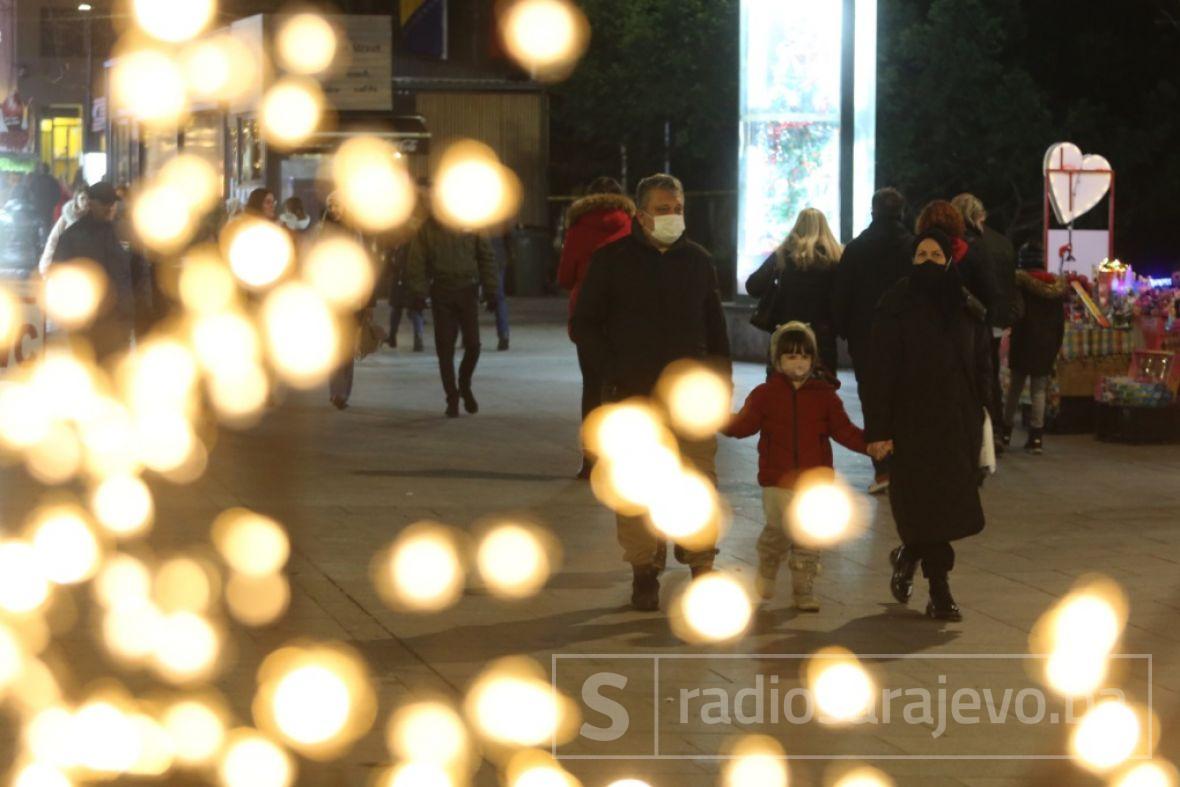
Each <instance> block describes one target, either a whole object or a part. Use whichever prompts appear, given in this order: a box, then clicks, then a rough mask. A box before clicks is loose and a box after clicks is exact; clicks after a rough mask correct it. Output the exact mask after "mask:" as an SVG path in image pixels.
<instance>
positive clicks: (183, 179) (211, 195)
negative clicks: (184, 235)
mask: <svg viewBox="0 0 1180 787" xmlns="http://www.w3.org/2000/svg"><path fill="white" fill-rule="evenodd" d="M157 180H158V181H159V182H160V183H162V184H166V185H168V186H172V187H176V188H179V189H182V190H183V195H184V199H185V204H186V205H187V206H188V208H189V210H190V211H191V212H193V213H194V215H198V216H199V214H200V213H202V212H204V211H206V210H208V209H210V208H212V207H213V206H214V205H216V204H217V202H218V200H220V199H221V176H220V175H218V174H217V170H215V169H214V168H213V165H212V164H210V163H209V162H208V161H206V160H205V159H203V158H201V157H199V156H194V155H192V154H190V153H182V154H180V155H179V156H174V157H173V158H170V159H169V160H168V163H166V164H165V165H164V167H163V169H161V170H160V174H159V175H158V176H157Z"/></svg>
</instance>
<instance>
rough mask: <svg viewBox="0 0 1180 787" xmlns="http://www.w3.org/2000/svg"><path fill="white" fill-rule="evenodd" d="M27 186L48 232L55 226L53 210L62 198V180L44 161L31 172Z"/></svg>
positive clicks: (42, 223) (39, 218) (45, 231)
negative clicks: (54, 175)
mask: <svg viewBox="0 0 1180 787" xmlns="http://www.w3.org/2000/svg"><path fill="white" fill-rule="evenodd" d="M26 186H27V189H28V194H29V199H30V201H31V202H32V204H33V208H34V210H35V211H36V212H37V220H38V221H40V222H41V226H42V228H43V229H42V232H44V233H48V232H49V230H50V228H51V227H52V226H53V210H54V208H56V207H57V204H58V202H60V201H61V198H62V187H61V182H60V181H58V179H57V178H55V177H53V175H52V174H51V173H50V171H49V165H48V164H46V163H44V162H42V163H41V164H39V165H38V166H37V170H36V171H35V172H31V173H29V175H28V177H27V178H26Z"/></svg>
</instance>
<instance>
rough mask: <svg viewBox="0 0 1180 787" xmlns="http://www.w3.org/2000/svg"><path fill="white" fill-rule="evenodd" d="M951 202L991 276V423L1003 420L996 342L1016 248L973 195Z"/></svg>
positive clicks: (1008, 318)
mask: <svg viewBox="0 0 1180 787" xmlns="http://www.w3.org/2000/svg"><path fill="white" fill-rule="evenodd" d="M951 204H952V205H954V206H955V209H956V210H958V211H959V213H960V214H962V216H963V224H964V228H965V238H966V240H967V244H968V245H969V246H970V247H971V248H972V249H973V250H976V251H978V252H979V254H980V256H981V257H982V258H983V259H984V260H986V263H985V265H984V269H985V270H987V271H988V272H989V273H990V274H991V276H992V278H993V287H992V300H991V304H990V305H989V306H988V310H987V322H988V325H989V326H991V332H992V379H991V396H990V397H989V401H990V402H991V406H992V408H993V409H992V410H991V417H992V423H993V424H997V425H999V424H1001V423H1003V418H1002V415H1003V414H1002V413H1001V412H1000V410H1001V407H1002V405H1003V401H1004V396H1003V393H1002V392H1001V390H1000V342H1001V341H1003V338H1004V334H1005V333H1006V332H1007V331H1008V330H1009V329H1010V328H1011V327H1012V321H1013V318H1014V301H1015V298H1016V249H1015V247H1014V246H1013V245H1012V241H1010V240H1008V239H1007V238H1006V237H1004V235H1002V234H1001V233H999V232H996V231H995V230H993V229H992V228H991V227H989V226H987V210H986V209H985V208H984V207H983V202H981V201H980V200H979V198H978V197H976V196H975V195H973V194H967V193H963V194H960V195H958V196H957V197H955V198H954V199H953V200H951ZM999 437H1000V435H999V433H998V432H997V434H996V448H997V450H996V454H997V456H998V455H999V454H1001V453H1003V450H1004V448H1005V447H1006V446H1004V445H1003V443H1002V442H1001V441H1000V439H999Z"/></svg>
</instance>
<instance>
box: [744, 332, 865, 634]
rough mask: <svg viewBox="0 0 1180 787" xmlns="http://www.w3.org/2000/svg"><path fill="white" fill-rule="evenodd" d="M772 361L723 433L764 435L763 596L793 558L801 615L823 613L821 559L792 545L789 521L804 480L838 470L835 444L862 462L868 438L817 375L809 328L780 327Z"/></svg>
mask: <svg viewBox="0 0 1180 787" xmlns="http://www.w3.org/2000/svg"><path fill="white" fill-rule="evenodd" d="M770 354H771V359H772V362H773V365H774V368H775V371H774V373H772V374H771V375H770V377H769V379H768V380H767V381H766V382H765V383H763V384H762V385H759V386H758V387H757V388H755V389H754V390H753V391H751V392H750V395H749V396H748V397H746V403H745V404H744V405H743V406H742V409H741V412H739V413H737V415H735V416H733V418H732V420H731V421H730V422H729V424H728V425H727V426H726V427H725V429H724V430H723V431H722V433H723V434H725V435H726V436H728V437H749V436H750V435H753V434H755V433H760V436H759V438H758V484H759V485H760V486H761V487H762V508H763V511H765V513H766V526H765V527H764V528H763V529H762V535H760V536H759V537H758V577H757V586H758V593H759V594H760V595H761V596H762V598H764V599H767V600H769V599H771V598H773V597H774V586H775V580H776V578H777V576H778V569H779V564H780V563H781V562H782V559H783V558H784V557H787V556H788V554H789V556H790V557H789V560H788V563H787V564H788V565H789V566H790V569H791V587H792V590H793V591H794V596H795V607H796V609H799V610H801V611H804V612H818V611H819V601H818V599H816V597H815V592H814V585H815V576H816V574H818V573H819V568H820V566H819V552H818V551H816V550H814V549H808V548H805V547H802V546H799V545H798V544H792V543H791V541H790V539H789V537H788V535H787V531H786V520H785V518H784V517H785V514H786V512H787V507H788V506H789V505H790V502H791V497H792V495H793V493H794V489H795V483H796V481H797V480H798V479H799V476H800V475H801V474H802V473H803V472H805V471H807V470H811V469H813V468H819V467H827V468H831V467H832V444H831V442H830V441H831V440H833V439H834V440H835V441H836V442H838V443H840V445H842V446H844V447H845V448H848V449H850V450H852V451H856V452H858V453H862V454H863V453H867V447H866V443H865V436H864V432H863V431H861V429H860V428H859V427H857V426H856V425H855V424H853V423H852V421H851V420H850V419H849V417H848V414H847V413H846V412H845V411H844V404H843V403H842V402H841V401H840V397H839V396H837V394H836V385H833V384H832V383H830V382H828V381H827V380H826V379H823V378H821V377H819V376H816V375H815V374H814V372H815V359H816V356H817V355H818V350H817V346H816V339H815V333H814V332H813V331H812V330H811V328H810V327H809V326H808V325H807V324H806V323H802V322H789V323H786V324H785V325H781V326H779V328H778V330H776V331H775V332H774V335H773V336H772V337H771V339H770Z"/></svg>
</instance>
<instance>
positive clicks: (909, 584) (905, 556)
mask: <svg viewBox="0 0 1180 787" xmlns="http://www.w3.org/2000/svg"><path fill="white" fill-rule="evenodd" d="M889 565H891V566H893V576H892V577H890V579H889V590H890V592H891V593H893V597H894V598H895V599H897V603H899V604H908V603H909V602H910V596H912V595H914V572H915V571H916V570H917V569H918V561H917V560H915V559H914V558H912V557H911V556H910V554H909V553H908V552H906V549H905V546H904V545H902V546H899V547H897V548H896V549H894V550H893V551H892V552H890V553H889Z"/></svg>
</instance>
